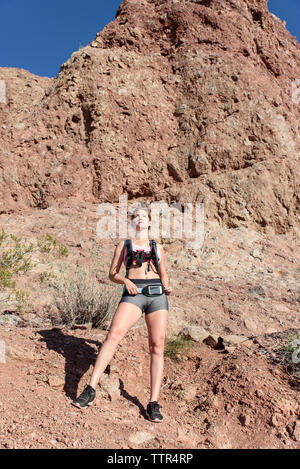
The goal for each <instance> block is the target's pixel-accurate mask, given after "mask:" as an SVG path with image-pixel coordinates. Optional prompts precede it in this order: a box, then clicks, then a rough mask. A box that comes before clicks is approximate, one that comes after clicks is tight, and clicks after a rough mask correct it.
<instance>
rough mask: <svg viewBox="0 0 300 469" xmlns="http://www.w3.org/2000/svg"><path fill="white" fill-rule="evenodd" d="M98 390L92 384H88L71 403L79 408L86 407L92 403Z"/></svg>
mask: <svg viewBox="0 0 300 469" xmlns="http://www.w3.org/2000/svg"><path fill="white" fill-rule="evenodd" d="M95 396H96V391H95V389H94V388H92V386H90V385H89V384H87V385H86V386H85V388H84V390H83V391H82V393H81V394H80V396H79V397H77V399H75V400H74V401H73V402H71V404H73V405H74V406H75V407H79V409H84V408H85V407H87V406H89V405H91V404H92V403H93V400H94V399H95Z"/></svg>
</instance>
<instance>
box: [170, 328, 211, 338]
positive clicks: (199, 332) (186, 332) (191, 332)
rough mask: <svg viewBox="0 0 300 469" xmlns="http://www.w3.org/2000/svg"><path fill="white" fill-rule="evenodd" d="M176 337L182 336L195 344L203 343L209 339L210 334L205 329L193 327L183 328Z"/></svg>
mask: <svg viewBox="0 0 300 469" xmlns="http://www.w3.org/2000/svg"><path fill="white" fill-rule="evenodd" d="M178 335H183V336H185V337H188V338H190V339H193V340H195V341H196V342H203V341H204V339H206V338H207V337H209V335H210V334H209V332H207V331H206V330H205V329H203V327H201V326H197V325H193V326H188V327H184V328H183V329H181V331H180V332H179V334H178Z"/></svg>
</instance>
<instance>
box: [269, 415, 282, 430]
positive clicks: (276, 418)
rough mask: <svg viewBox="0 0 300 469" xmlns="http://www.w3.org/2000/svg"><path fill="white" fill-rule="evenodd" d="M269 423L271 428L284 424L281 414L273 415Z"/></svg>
mask: <svg viewBox="0 0 300 469" xmlns="http://www.w3.org/2000/svg"><path fill="white" fill-rule="evenodd" d="M268 423H269V425H270V426H271V427H279V426H280V425H282V424H283V419H282V416H281V415H279V414H273V415H272V416H271V418H270V420H269V422H268Z"/></svg>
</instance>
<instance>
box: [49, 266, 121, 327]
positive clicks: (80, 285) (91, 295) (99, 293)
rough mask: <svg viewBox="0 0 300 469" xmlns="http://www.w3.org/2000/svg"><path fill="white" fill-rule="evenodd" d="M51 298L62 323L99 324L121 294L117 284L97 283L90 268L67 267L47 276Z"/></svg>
mask: <svg viewBox="0 0 300 469" xmlns="http://www.w3.org/2000/svg"><path fill="white" fill-rule="evenodd" d="M51 286H52V287H53V288H54V291H55V292H54V302H55V306H56V308H57V309H58V312H59V316H60V319H61V321H62V323H64V324H66V325H68V326H72V325H74V324H85V323H92V325H93V327H100V326H101V325H103V324H104V323H105V321H106V320H107V319H110V318H111V317H112V315H113V314H114V312H115V309H116V308H117V305H118V302H119V300H120V296H121V285H106V284H104V283H100V282H99V281H98V280H97V278H96V275H95V272H94V271H93V269H88V268H85V267H77V268H75V269H74V267H73V268H69V269H68V271H65V272H64V273H63V274H62V275H59V276H57V277H56V278H55V279H51Z"/></svg>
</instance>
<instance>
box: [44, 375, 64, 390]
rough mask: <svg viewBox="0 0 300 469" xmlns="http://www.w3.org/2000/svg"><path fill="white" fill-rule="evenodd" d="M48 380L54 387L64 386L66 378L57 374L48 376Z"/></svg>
mask: <svg viewBox="0 0 300 469" xmlns="http://www.w3.org/2000/svg"><path fill="white" fill-rule="evenodd" d="M47 381H48V384H49V385H50V386H51V387H53V388H55V387H59V386H63V385H64V384H65V378H62V377H60V376H55V375H51V376H48V379H47Z"/></svg>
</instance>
